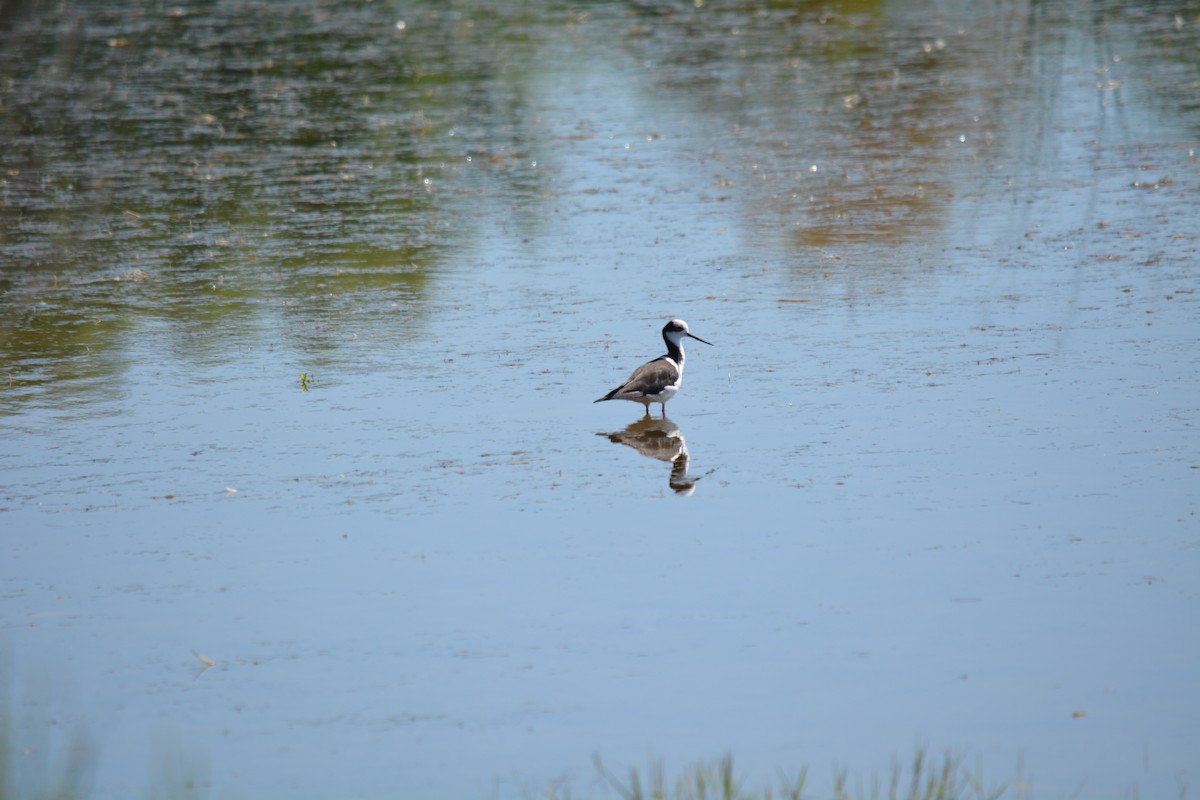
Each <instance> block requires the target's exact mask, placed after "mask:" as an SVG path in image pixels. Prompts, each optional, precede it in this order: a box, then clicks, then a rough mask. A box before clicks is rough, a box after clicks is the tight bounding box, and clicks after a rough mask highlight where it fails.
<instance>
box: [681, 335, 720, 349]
mask: <svg viewBox="0 0 1200 800" xmlns="http://www.w3.org/2000/svg"><path fill="white" fill-rule="evenodd" d="M688 336H690V337H691V338H693V339H695V340H696V341H697V342H704V340H703V339H701V338H700V337H699V336H697V335H696V334H694V333H689V334H688ZM704 343H705V344H706V345H708V346H709V347H716V345H715V344H713V343H712V342H704Z"/></svg>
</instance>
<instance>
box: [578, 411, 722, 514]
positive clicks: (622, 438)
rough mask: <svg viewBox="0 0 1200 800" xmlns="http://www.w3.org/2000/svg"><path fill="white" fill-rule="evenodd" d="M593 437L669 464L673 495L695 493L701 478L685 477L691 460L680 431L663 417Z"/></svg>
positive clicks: (635, 423)
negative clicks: (630, 448) (627, 446)
mask: <svg viewBox="0 0 1200 800" xmlns="http://www.w3.org/2000/svg"><path fill="white" fill-rule="evenodd" d="M596 435H597V436H606V437H608V440H609V441H611V442H616V443H617V444H624V445H629V446H630V447H632V448H633V449H634V450H637V451H638V452H639V453H641V454H642V455H644V456H647V457H649V458H656V459H658V460H659V461H667V462H670V464H671V477H670V478H668V479H667V483H668V485H670V487H671V489H672V490H674V491H675V493H676V494H684V495H690V494H691V493H692V492H694V491H695V490H696V481H698V480H700V476H695V477H693V476H691V475H688V461H689V460H690V456H689V455H688V449H687V442H686V441H684V438H683V431H681V430H680V429H679V426H678V425H676V424H675V423H674V422H672V421H671V420H669V419H667V418H666V417H659V418H657V419H656V418H654V417H643V418H641V419H639V420H638V421H637V422H634V423H632V424H631V425H629V426H628V427H626V428H625V430H621V431H617V432H615V433H598V434H596Z"/></svg>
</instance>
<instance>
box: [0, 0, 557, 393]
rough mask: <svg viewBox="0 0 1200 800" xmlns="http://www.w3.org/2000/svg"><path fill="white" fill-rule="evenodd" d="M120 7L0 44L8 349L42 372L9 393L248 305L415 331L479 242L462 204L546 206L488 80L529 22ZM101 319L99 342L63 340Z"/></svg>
mask: <svg viewBox="0 0 1200 800" xmlns="http://www.w3.org/2000/svg"><path fill="white" fill-rule="evenodd" d="M126 6H127V7H124V8H122V7H119V6H112V5H111V4H110V5H108V6H102V7H92V8H88V7H84V8H74V7H67V6H62V5H58V6H46V5H41V6H39V7H37V8H34V9H27V13H26V14H24V15H13V16H12V17H11V19H10V20H9V21H8V22H9V24H10V30H8V31H6V32H5V38H4V39H3V42H2V43H0V73H2V74H4V75H5V76H6V78H10V80H7V81H6V82H5V83H4V84H3V85H0V140H2V141H3V142H4V146H3V147H0V267H2V270H3V271H2V272H0V291H2V292H3V296H2V297H0V354H2V355H3V357H4V361H5V363H6V364H8V365H13V364H21V363H25V364H26V365H27V366H28V365H32V364H35V363H38V364H46V365H49V366H48V367H47V369H46V370H34V369H33V368H32V366H29V368H27V369H26V368H22V369H21V370H19V372H20V374H18V375H14V381H15V383H18V384H19V383H20V382H21V381H23V380H29V381H32V382H35V383H41V382H43V381H48V380H52V379H53V378H54V377H55V374H56V373H62V374H65V373H67V372H70V370H72V369H74V368H73V367H71V366H70V364H71V361H72V359H73V358H76V357H77V356H79V354H80V352H81V350H80V348H81V346H83V345H86V346H87V347H90V348H91V349H92V350H91V355H92V356H95V354H96V352H97V351H98V350H99V351H105V350H114V349H117V350H119V349H120V348H121V347H122V345H123V342H124V339H125V335H127V333H128V332H130V331H132V330H134V329H135V328H136V327H137V326H136V323H137V320H138V319H139V318H145V317H149V318H153V319H156V320H162V321H166V322H167V323H169V325H177V326H182V327H185V328H186V327H194V326H196V325H197V324H203V325H204V326H205V327H206V328H208V329H209V332H210V333H212V334H216V336H215V337H211V338H209V339H207V340H206V341H210V342H211V341H214V340H219V338H220V336H219V334H220V332H221V331H222V330H223V329H224V328H226V327H232V328H237V327H243V322H242V320H243V318H244V316H245V315H246V313H247V311H248V310H249V311H251V312H252V313H253V312H255V311H257V310H258V309H267V310H272V309H273V310H274V311H273V313H278V314H281V315H283V317H284V319H285V320H286V319H287V318H288V317H291V318H293V319H296V320H298V321H300V322H304V321H311V322H314V323H315V322H326V323H329V322H336V321H337V320H339V319H341V318H342V317H343V315H345V314H346V313H349V312H360V311H362V308H363V306H364V305H365V306H368V307H369V309H376V308H377V309H387V310H388V312H389V313H390V314H391V315H392V319H391V320H390V321H393V322H394V321H395V320H394V315H395V314H404V315H414V316H416V317H419V316H420V315H421V313H422V302H421V301H422V298H423V296H424V292H425V290H426V285H427V282H428V280H429V279H430V276H431V274H432V273H434V272H435V270H434V269H433V267H435V266H436V265H437V264H438V263H440V262H441V261H442V260H443V259H444V258H445V256H446V255H447V254H448V253H449V252H451V251H452V250H454V249H456V248H460V247H461V246H463V245H464V244H466V243H467V242H468V241H469V240H470V238H471V237H472V235H473V232H474V225H473V222H472V220H473V218H474V215H473V214H472V213H467V212H466V209H468V208H473V209H474V211H475V212H476V213H477V212H478V211H479V206H480V204H481V203H485V202H488V200H487V199H488V198H489V197H492V196H494V195H496V194H502V195H504V199H503V200H502V202H503V203H505V205H506V206H507V204H509V203H510V202H511V198H512V197H513V195H514V193H516V194H517V195H521V194H527V195H530V196H537V195H539V194H540V191H541V190H540V189H539V188H538V186H537V183H536V182H537V177H536V172H532V173H531V172H530V171H528V170H526V171H522V170H520V169H518V168H516V167H515V166H513V163H514V162H513V161H512V160H511V159H512V157H513V156H514V155H516V154H519V153H520V151H521V149H522V147H523V146H524V145H523V144H522V142H521V139H522V134H521V131H520V126H521V124H522V123H521V121H522V120H523V119H524V118H525V117H526V114H525V112H524V111H523V107H524V102H525V100H524V97H523V95H522V93H521V82H520V81H509V82H505V81H503V80H498V79H497V70H498V69H501V70H508V71H512V70H517V69H521V68H525V67H521V66H519V65H520V64H523V63H524V61H523V60H522V59H521V58H520V50H521V48H522V47H523V46H524V43H525V42H526V41H527V40H526V37H525V34H524V33H523V31H524V30H525V29H524V28H523V27H522V26H520V25H513V26H509V27H507V28H505V34H504V35H503V36H496V35H495V31H494V29H493V30H485V29H483V28H477V27H476V26H475V25H473V24H471V21H470V20H468V19H465V18H464V17H463V16H462V15H461V14H459V13H457V12H451V11H444V10H442V9H441V6H440V5H434V4H431V5H429V6H427V7H418V8H417V9H415V10H414V9H409V13H411V16H409V17H408V18H407V19H406V20H404V23H405V24H404V26H403V28H401V27H400V26H399V25H398V24H397V23H398V22H400V20H397V19H395V18H394V17H393V16H392V13H393V12H392V11H390V10H389V9H387V8H385V7H381V6H378V5H372V4H352V5H350V6H347V5H345V4H342V3H333V2H326V3H319V4H316V5H314V4H284V3H270V4H263V3H255V2H240V3H239V2H235V3H215V2H209V3H199V4H190V5H188V6H186V7H184V6H179V7H158V6H155V7H153V8H143V7H141V5H140V4H134V3H129V4H126ZM496 22H497V23H502V22H503V20H496ZM471 155H474V156H475V157H474V158H472V159H471V160H469V161H468V160H467V156H471ZM497 181H499V182H501V183H502V184H503V191H501V192H496V191H493V187H494V184H495V183H496V182H497ZM128 275H136V276H137V279H136V280H133V281H131V280H127V279H125V278H126V277H127V276H128ZM378 316H379V317H380V318H382V319H380V324H383V322H384V321H387V319H386V318H387V317H388V314H385V313H383V312H380V314H379V315H378ZM365 317H366V319H368V320H370V319H372V318H373V317H372V314H370V313H368V314H366V315H365ZM96 318H100V319H101V320H106V321H107V322H106V324H107V325H108V328H109V331H108V332H109V333H110V334H113V335H110V336H103V337H98V338H97V337H90V334H88V335H84V334H83V333H80V334H79V335H75V336H67V335H63V334H62V331H63V330H79V331H83V330H84V329H85V328H86V326H84V325H82V324H81V323H79V324H77V323H78V321H79V320H88V321H90V322H94V321H95V319H96ZM117 319H119V320H120V322H119V323H118V322H116V320H117ZM363 319H364V316H363V315H361V314H359V315H358V316H356V318H355V321H356V323H358V324H361V323H362V321H363ZM307 327H308V329H309V330H312V329H313V328H314V327H315V326H313V325H310V326H307ZM336 327H337V326H336V325H322V326H321V328H322V329H324V330H329V329H336ZM168 329H169V327H168ZM286 329H287V326H286V325H285V330H286ZM393 329H395V326H393ZM51 332H53V333H51ZM184 338H185V339H186V338H187V337H184ZM300 346H306V345H304V344H303V343H301V345H300ZM92 360H93V361H96V359H95V358H93V359H92Z"/></svg>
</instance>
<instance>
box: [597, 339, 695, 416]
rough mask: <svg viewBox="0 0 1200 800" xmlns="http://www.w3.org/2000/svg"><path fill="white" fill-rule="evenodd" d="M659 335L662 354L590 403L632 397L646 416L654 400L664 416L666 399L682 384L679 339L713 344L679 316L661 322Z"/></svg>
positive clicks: (681, 342)
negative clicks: (666, 321) (663, 350)
mask: <svg viewBox="0 0 1200 800" xmlns="http://www.w3.org/2000/svg"><path fill="white" fill-rule="evenodd" d="M662 337H663V341H664V342H666V343H667V353H666V355H661V356H659V357H658V358H656V359H654V360H653V361H648V362H646V363H645V364H642V365H641V366H640V367H638V368H637V369H635V370H634V371H633V374H632V375H630V376H629V378H628V380H626V381H625V382H624V383H622V384H621V385H620V386H618V387H617V388H615V389H613V390H612V391H611V392H609V393H608V394H606V395H604V397H600V398H597V399H596V400H593V401H592V402H593V403H603V402H604V401H605V400H632V401H634V402H635V403H641V404H642V405H644V406H645V407H646V416H647V417H648V416H650V404H651V403H658V404H659V405H660V406H661V407H662V415H663V417H666V416H667V401H668V400H670V399H671V398H672V397H674V396H675V393H676V392H678V391H679V387H680V385H682V384H683V358H684V356H683V340H684V339H685V338H689V339H695V340H696V341H698V342H704V344H706V345H708V346H709V347H713V346H714V345H713V343H712V342H705V341H704V340H703V339H701V338H700V337H699V336H696V335H695V334H694V333H692V332H691V331H689V330H688V325H687V323H686V322H684V321H683V320H681V319H673V320H671V321H669V322H668V323H667V324H666V325H664V326H663V330H662Z"/></svg>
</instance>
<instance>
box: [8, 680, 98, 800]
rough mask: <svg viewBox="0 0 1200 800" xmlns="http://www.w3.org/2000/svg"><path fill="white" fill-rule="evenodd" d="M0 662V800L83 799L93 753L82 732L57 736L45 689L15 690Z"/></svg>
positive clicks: (50, 699)
mask: <svg viewBox="0 0 1200 800" xmlns="http://www.w3.org/2000/svg"><path fill="white" fill-rule="evenodd" d="M8 666H9V663H8V661H7V659H2V660H0V800H10V799H11V800H73V799H74V798H82V797H86V796H87V794H88V793H89V787H90V784H91V780H92V772H93V770H94V767H95V755H96V754H95V748H94V747H93V746H92V744H91V741H90V740H89V738H88V737H87V736H86V735H85V734H84V733H83V732H82V731H76V732H75V733H73V734H63V733H62V731H61V730H59V726H58V725H57V724H56V720H55V713H54V711H53V709H52V703H53V702H54V700H55V699H56V698H55V697H54V694H53V692H52V691H51V690H50V687H49V685H48V684H46V683H45V682H44V680H43V684H42V685H40V686H38V687H35V688H31V687H24V686H19V685H18V684H17V682H16V680H15V678H14V676H13V675H11V674H9V671H8V669H7V667H8Z"/></svg>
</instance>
